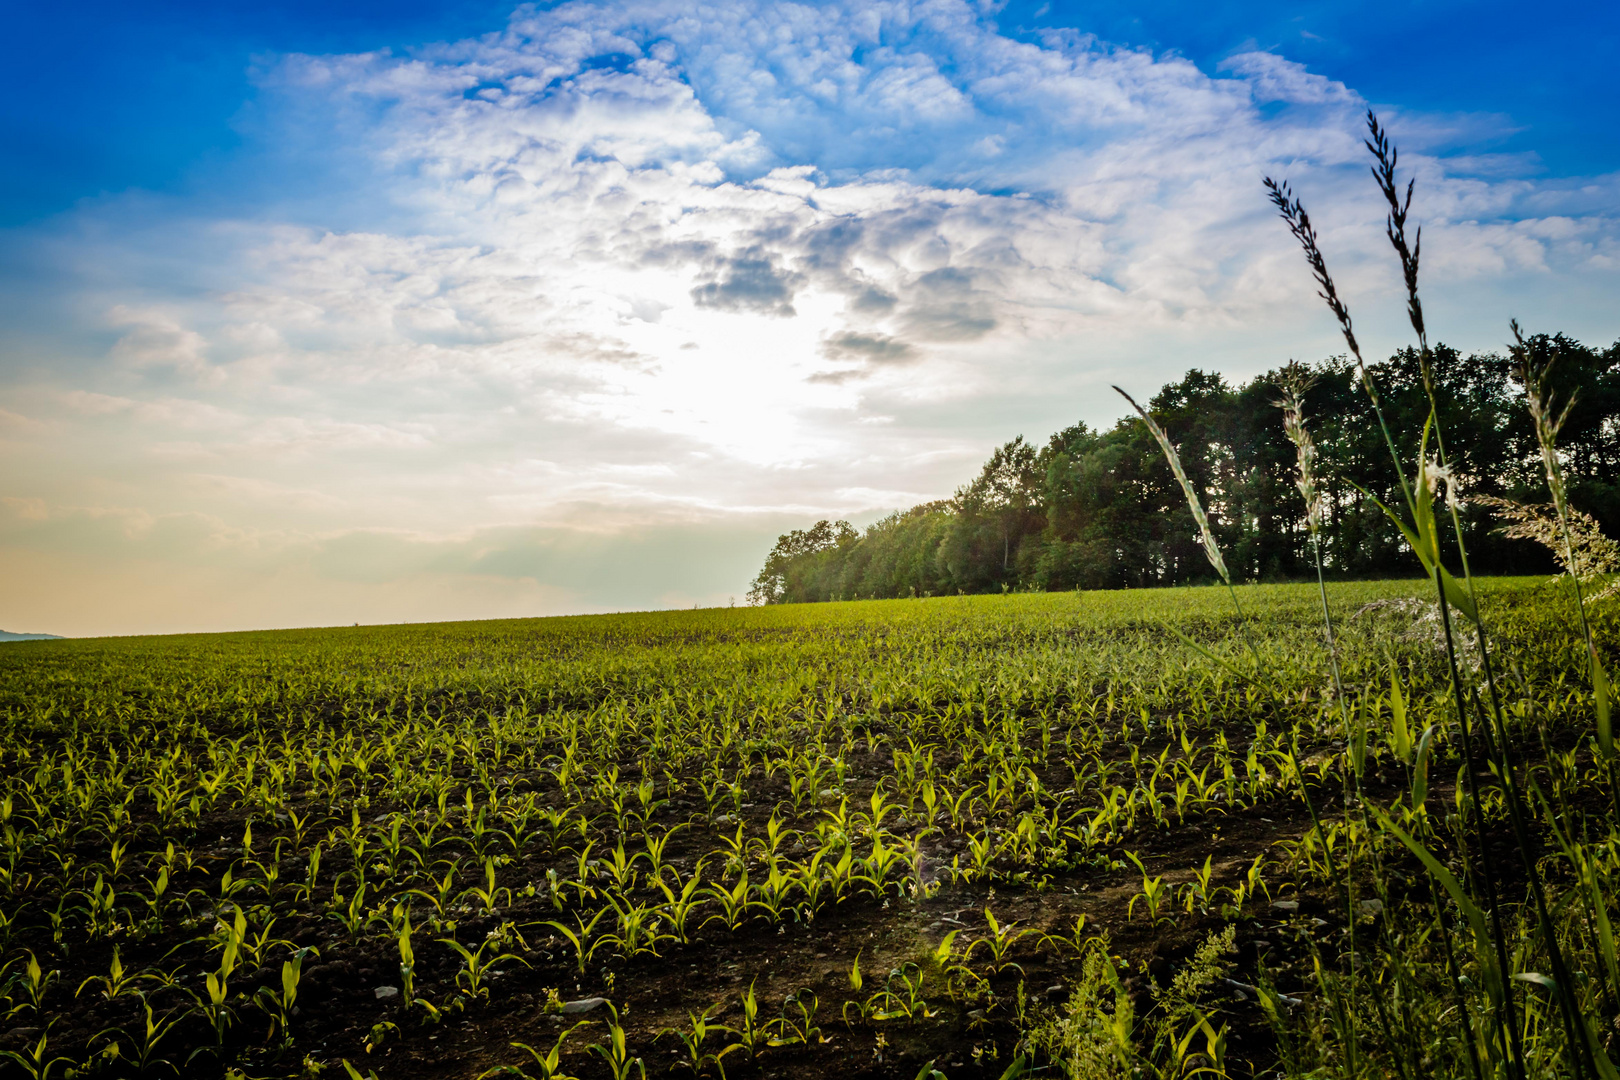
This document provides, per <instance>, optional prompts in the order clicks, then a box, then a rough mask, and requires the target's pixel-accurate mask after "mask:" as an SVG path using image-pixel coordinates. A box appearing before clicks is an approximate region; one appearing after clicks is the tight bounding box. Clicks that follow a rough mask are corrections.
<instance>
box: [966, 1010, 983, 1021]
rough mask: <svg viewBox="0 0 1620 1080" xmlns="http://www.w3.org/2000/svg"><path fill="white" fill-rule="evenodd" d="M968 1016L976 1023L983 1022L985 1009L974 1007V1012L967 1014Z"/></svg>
mask: <svg viewBox="0 0 1620 1080" xmlns="http://www.w3.org/2000/svg"><path fill="white" fill-rule="evenodd" d="M967 1018H968V1019H969V1020H972V1021H973V1022H974V1023H975V1024H978V1023H982V1022H983V1021H984V1010H983V1009H974V1010H973V1011H972V1012H970V1013H968V1014H967Z"/></svg>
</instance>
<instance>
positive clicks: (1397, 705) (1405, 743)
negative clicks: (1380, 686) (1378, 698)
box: [1389, 659, 1412, 765]
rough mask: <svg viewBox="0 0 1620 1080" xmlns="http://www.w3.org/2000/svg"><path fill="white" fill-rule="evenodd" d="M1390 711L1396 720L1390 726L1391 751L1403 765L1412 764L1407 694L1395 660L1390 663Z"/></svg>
mask: <svg viewBox="0 0 1620 1080" xmlns="http://www.w3.org/2000/svg"><path fill="white" fill-rule="evenodd" d="M1389 711H1390V714H1391V716H1392V717H1393V718H1394V719H1393V721H1392V722H1391V724H1390V734H1391V736H1392V738H1391V741H1390V749H1392V750H1394V751H1395V756H1396V757H1397V758H1399V759H1400V761H1401V764H1402V765H1410V764H1411V763H1412V729H1411V727H1410V726H1408V725H1407V722H1406V694H1405V692H1404V691H1403V690H1402V689H1401V672H1400V669H1399V668H1398V667H1396V666H1395V661H1394V659H1391V660H1390V662H1389Z"/></svg>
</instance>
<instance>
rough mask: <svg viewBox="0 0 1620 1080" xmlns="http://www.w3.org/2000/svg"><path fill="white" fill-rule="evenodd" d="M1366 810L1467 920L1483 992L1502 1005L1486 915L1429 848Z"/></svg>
mask: <svg viewBox="0 0 1620 1080" xmlns="http://www.w3.org/2000/svg"><path fill="white" fill-rule="evenodd" d="M1368 810H1369V811H1371V813H1372V815H1373V817H1375V818H1377V819H1378V824H1379V825H1380V826H1381V827H1382V828H1383V829H1384V830H1385V831H1386V832H1388V833H1389V834H1390V835H1392V836H1394V837H1395V838H1396V839H1397V840H1399V841H1400V842H1401V843H1403V844H1405V845H1406V847H1407V849H1408V850H1410V851H1411V852H1412V854H1414V855H1416V856H1417V857H1418V861H1419V862H1421V863H1422V864H1423V867H1424V869H1425V870H1427V871H1428V872H1429V876H1430V877H1432V878H1434V879H1435V880H1436V881H1438V882H1439V883H1440V885H1441V887H1442V888H1444V889H1445V890H1446V893H1447V894H1448V895H1450V897H1451V900H1452V902H1453V903H1455V904H1456V905H1457V908H1458V910H1459V911H1461V912H1462V913H1463V917H1464V918H1465V919H1467V920H1468V928H1469V930H1470V931H1471V932H1472V933H1473V936H1474V959H1475V961H1476V962H1477V963H1478V964H1479V969H1480V972H1481V974H1482V975H1483V976H1484V978H1485V988H1486V990H1487V991H1488V992H1489V993H1490V995H1491V997H1492V998H1493V999H1494V1000H1495V1001H1497V1002H1501V1001H1502V999H1503V990H1504V983H1503V982H1502V975H1501V972H1500V971H1498V970H1497V967H1496V955H1495V953H1494V952H1493V951H1492V940H1491V934H1490V931H1489V930H1488V929H1486V926H1485V913H1484V912H1483V911H1481V910H1480V909H1479V905H1477V904H1475V903H1474V902H1473V901H1472V900H1470V899H1469V898H1468V894H1467V893H1466V892H1464V891H1463V887H1462V883H1461V882H1460V881H1458V880H1457V876H1456V875H1455V874H1453V873H1452V872H1451V871H1450V870H1447V869H1446V868H1445V866H1443V865H1442V864H1441V862H1440V860H1438V859H1436V858H1435V857H1434V856H1433V855H1432V854H1430V852H1429V849H1428V848H1426V847H1424V846H1423V845H1422V844H1421V843H1419V842H1418V841H1417V840H1415V839H1413V838H1412V837H1411V836H1410V835H1408V833H1407V832H1406V830H1404V829H1402V828H1401V827H1400V826H1399V825H1397V824H1395V823H1394V822H1393V821H1391V820H1390V819H1389V816H1388V815H1387V814H1385V813H1384V812H1383V811H1382V810H1380V809H1378V808H1377V807H1376V806H1370V807H1368Z"/></svg>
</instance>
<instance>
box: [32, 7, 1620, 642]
mask: <svg viewBox="0 0 1620 1080" xmlns="http://www.w3.org/2000/svg"><path fill="white" fill-rule="evenodd" d="M1365 108H1366V103H1365V102H1364V101H1362V100H1361V99H1360V98H1359V97H1358V96H1357V94H1356V93H1355V92H1354V90H1353V89H1352V88H1347V87H1345V86H1343V85H1341V84H1339V83H1336V82H1333V81H1332V80H1329V79H1326V78H1323V77H1321V76H1320V75H1316V74H1313V73H1311V72H1308V71H1306V70H1305V69H1303V68H1302V67H1300V66H1299V65H1297V64H1294V63H1291V62H1289V61H1288V60H1287V59H1286V58H1285V57H1281V56H1276V55H1272V54H1269V53H1244V54H1240V55H1237V56H1233V57H1231V58H1229V59H1228V60H1227V61H1226V62H1225V63H1224V64H1223V65H1222V67H1221V70H1220V71H1218V72H1215V73H1207V72H1203V71H1200V70H1199V69H1198V68H1197V67H1195V66H1194V65H1192V64H1191V63H1189V62H1188V61H1185V60H1182V59H1179V58H1177V57H1175V56H1173V55H1172V56H1154V55H1150V54H1148V53H1146V52H1142V51H1135V50H1130V49H1122V48H1117V47H1113V46H1111V45H1109V44H1107V43H1105V42H1100V41H1096V40H1094V39H1091V38H1089V37H1086V36H1085V35H1082V34H1077V33H1052V34H1048V35H1047V36H1046V37H1045V38H1044V39H1043V40H1042V41H1040V42H1035V43H1031V42H1024V41H1017V40H1013V39H1012V38H1009V37H1006V36H1003V35H1002V34H1001V33H999V32H998V30H997V28H996V26H995V25H994V22H993V21H992V20H991V18H990V17H989V16H987V15H985V14H984V13H982V12H981V11H980V10H979V9H978V8H976V7H974V6H971V5H967V4H962V3H953V2H936V3H929V4H921V5H869V4H849V5H844V6H840V5H829V6H825V7H808V6H798V5H768V6H767V5H748V4H740V3H734V4H726V3H718V4H680V3H599V4H578V3H576V4H567V5H563V6H560V7H557V8H554V9H551V10H549V11H539V10H530V9H524V10H520V11H519V12H518V13H517V15H515V16H514V18H513V20H512V22H511V24H510V26H509V27H508V28H506V29H505V30H504V31H501V32H498V33H493V34H490V35H486V36H484V37H482V38H477V39H473V40H469V41H463V42H459V43H455V44H452V45H446V46H437V47H433V48H428V49H422V50H418V51H405V52H401V53H386V54H384V53H371V54H363V55H353V56H324V57H312V56H286V57H281V58H279V59H274V60H272V61H270V62H268V63H267V64H266V65H265V67H264V69H263V72H262V75H261V95H260V98H259V100H258V102H257V103H256V106H255V110H256V111H255V112H254V113H253V120H252V123H253V127H252V130H253V133H254V138H255V139H256V140H257V143H256V145H257V146H259V147H260V149H261V151H262V153H261V156H260V157H258V158H250V159H249V160H247V161H245V162H244V163H243V164H242V166H241V169H242V170H243V171H242V172H239V173H237V174H236V177H237V179H238V180H241V181H242V190H248V189H249V188H253V190H255V191H260V192H261V194H258V195H255V196H254V197H253V198H251V199H248V198H246V197H244V198H243V199H241V200H239V201H236V202H233V201H232V199H231V197H230V195H231V190H230V185H229V183H226V182H225V181H221V183H220V185H219V188H220V190H218V191H216V192H214V193H213V195H212V196H211V197H210V198H208V199H198V200H196V202H195V204H186V203H183V202H175V203H161V204H156V203H153V202H151V201H143V200H138V199H134V198H129V199H112V200H108V201H106V202H104V203H101V204H98V205H94V206H89V207H86V208H84V209H82V210H81V211H79V212H78V213H77V214H75V215H72V216H70V217H69V218H67V219H66V220H65V221H63V222H60V223H58V224H57V225H56V226H54V227H53V228H52V229H49V230H45V231H43V232H39V233H36V234H33V235H31V237H30V238H29V242H30V243H33V244H35V245H37V249H38V250H39V251H40V252H41V253H42V258H43V257H44V256H43V253H47V252H48V253H49V254H50V257H51V258H53V259H55V260H57V262H58V264H64V265H68V266H70V267H72V268H74V273H73V275H72V276H71V278H70V280H71V282H72V284H71V287H69V288H66V291H67V292H68V293H70V294H71V295H70V298H69V300H67V301H64V303H65V304H67V305H68V306H70V307H72V308H73V309H74V310H76V311H78V312H81V313H84V314H86V315H87V316H88V317H89V318H92V319H94V320H95V321H96V322H98V323H99V325H100V326H101V327H102V329H103V330H104V332H105V336H104V338H102V339H99V340H98V339H94V336H93V335H92V336H88V337H87V336H86V335H83V334H82V333H79V334H75V333H70V332H68V331H66V330H61V331H58V329H57V328H54V327H51V326H44V327H42V328H41V327H35V328H33V333H34V335H35V338H36V339H37V338H39V337H41V336H43V338H45V339H46V340H55V341H56V344H55V345H54V346H53V348H54V349H55V350H56V355H53V356H51V357H50V358H49V360H48V362H46V363H42V364H38V365H35V366H33V367H23V366H20V365H19V366H17V367H14V368H12V369H11V370H10V371H9V372H8V374H7V376H6V381H5V383H4V386H3V393H4V399H3V408H4V410H5V411H4V412H0V439H4V440H5V441H4V451H5V453H6V456H7V458H8V459H9V460H11V461H13V462H15V463H16V465H17V466H18V470H17V472H16V473H14V474H13V475H14V477H15V478H14V479H13V480H12V481H9V482H8V489H9V490H8V491H7V492H6V494H7V496H8V498H7V501H6V502H5V504H4V507H5V509H4V510H0V543H3V544H5V546H6V549H7V550H8V552H10V553H11V555H10V556H8V559H7V563H6V570H5V574H6V575H7V576H8V578H9V579H10V580H8V581H7V582H6V589H5V596H6V598H7V599H6V604H7V605H8V606H7V607H6V608H5V609H4V610H0V617H3V618H4V619H6V620H10V621H11V622H17V623H18V626H15V627H9V628H11V629H29V628H37V629H47V630H55V631H58V632H63V631H65V632H92V631H126V632H127V631H135V630H143V629H171V628H191V627H195V628H212V627H224V626H245V625H264V624H288V623H313V622H330V621H349V620H351V619H354V618H358V619H364V620H373V619H391V618H427V617H436V618H443V617H452V616H464V617H474V616H481V615H497V614H501V615H504V614H518V613H540V612H544V611H560V610H590V609H603V608H614V607H626V606H658V605H661V604H671V603H690V602H695V601H701V602H724V601H725V599H726V598H727V597H728V596H733V595H740V594H741V592H742V591H743V589H744V588H745V587H746V582H747V579H748V577H749V576H751V574H752V571H753V570H754V569H755V568H756V565H757V562H758V561H759V558H760V557H761V556H762V555H763V552H764V550H765V548H766V547H768V545H769V543H770V540H771V538H772V537H773V536H774V534H775V532H777V531H779V530H780V529H782V528H786V527H791V526H793V525H797V524H803V523H807V522H808V521H809V520H813V519H814V518H815V517H818V516H824V515H829V514H842V515H853V516H857V517H859V516H862V515H866V516H870V515H872V514H874V513H877V512H880V511H882V510H886V509H893V508H896V507H899V506H903V505H908V504H909V503H911V502H915V501H921V500H923V499H926V498H935V497H940V496H943V495H946V494H948V493H949V491H950V489H951V488H952V487H953V486H955V484H957V483H959V482H961V481H963V480H965V479H966V478H967V476H968V475H969V473H970V472H971V471H972V470H973V468H974V467H975V466H976V464H977V463H978V461H980V460H981V459H982V458H983V456H985V454H986V453H987V452H988V448H989V446H990V445H991V444H992V443H994V442H999V441H1004V440H1005V439H1007V438H1010V437H1011V436H1012V435H1014V434H1018V433H1020V432H1023V433H1025V434H1028V435H1031V436H1035V437H1040V436H1042V435H1044V434H1045V433H1046V432H1047V431H1050V430H1052V429H1054V428H1056V427H1058V426H1060V425H1061V424H1064V423H1070V422H1073V421H1074V420H1076V419H1086V420H1088V421H1091V422H1093V423H1099V422H1107V421H1108V420H1110V419H1111V418H1112V417H1113V416H1114V415H1116V414H1117V411H1118V410H1117V409H1116V408H1115V407H1114V406H1113V403H1112V402H1111V401H1108V400H1107V399H1106V398H1105V397H1103V396H1102V395H1101V394H1099V393H1098V391H1099V390H1100V389H1104V388H1105V387H1106V385H1107V383H1108V382H1110V381H1119V380H1121V379H1123V380H1126V381H1129V382H1131V383H1132V384H1133V385H1136V386H1140V387H1143V388H1144V389H1151V388H1152V387H1154V386H1156V385H1158V383H1159V382H1161V381H1163V380H1164V379H1166V378H1170V377H1174V376H1176V375H1178V374H1179V373H1180V372H1181V371H1183V370H1185V369H1186V368H1188V367H1192V366H1200V367H1205V368H1215V369H1218V370H1223V371H1226V372H1228V373H1230V374H1233V375H1236V376H1243V375H1248V374H1252V373H1255V372H1257V371H1261V370H1264V369H1266V368H1269V367H1272V366H1275V365H1276V364H1278V363H1280V362H1282V361H1283V360H1285V359H1287V358H1288V357H1289V356H1291V355H1304V356H1315V355H1323V354H1325V353H1327V352H1331V351H1335V349H1336V343H1335V342H1334V340H1333V338H1332V336H1331V333H1330V331H1331V327H1329V326H1328V325H1327V324H1326V322H1325V318H1324V316H1323V315H1322V314H1321V313H1320V312H1319V311H1318V309H1317V306H1316V304H1315V302H1314V300H1313V298H1312V297H1311V294H1310V288H1309V282H1308V279H1306V278H1305V277H1304V276H1303V275H1302V273H1301V271H1300V267H1299V266H1298V264H1297V263H1298V260H1297V256H1296V254H1295V253H1294V252H1293V251H1292V250H1291V249H1290V247H1289V246H1288V243H1287V238H1286V234H1285V233H1284V232H1283V230H1282V229H1281V227H1280V226H1278V225H1276V224H1275V223H1273V222H1272V221H1270V220H1269V216H1268V211H1267V207H1266V206H1265V203H1264V200H1263V198H1261V195H1260V192H1259V187H1258V177H1259V176H1260V175H1261V174H1262V173H1268V172H1269V173H1275V174H1282V175H1287V176H1289V177H1290V178H1291V179H1292V180H1294V181H1295V182H1296V185H1297V186H1299V187H1300V188H1301V190H1303V191H1304V192H1305V193H1306V194H1307V196H1308V198H1309V199H1310V201H1311V203H1312V206H1313V210H1314V211H1316V216H1317V218H1318V220H1319V221H1321V222H1323V223H1325V224H1326V225H1327V227H1326V228H1325V229H1324V245H1325V246H1326V247H1327V248H1328V250H1329V252H1330V255H1331V256H1332V257H1333V259H1334V261H1335V269H1336V271H1337V272H1338V273H1339V275H1340V277H1341V280H1342V282H1343V283H1344V284H1345V285H1346V286H1347V288H1348V290H1349V291H1350V293H1351V295H1352V297H1353V299H1354V300H1355V301H1356V302H1357V305H1358V314H1359V315H1360V316H1361V318H1362V320H1363V321H1364V322H1365V323H1366V325H1367V326H1368V328H1369V329H1368V333H1369V337H1370V339H1371V341H1372V342H1373V344H1374V347H1375V348H1380V347H1385V346H1387V347H1390V348H1393V347H1396V346H1398V345H1401V344H1404V341H1403V340H1402V338H1401V337H1400V336H1399V335H1400V330H1399V326H1398V323H1397V322H1394V321H1390V319H1389V318H1387V317H1385V316H1386V315H1389V316H1398V311H1399V309H1398V305H1397V304H1396V303H1395V302H1394V295H1395V294H1394V289H1395V287H1396V285H1397V282H1396V280H1395V277H1394V274H1393V272H1392V269H1391V267H1390V266H1389V265H1388V262H1389V261H1388V259H1387V258H1386V257H1385V256H1384V254H1383V252H1382V250H1381V249H1380V246H1379V245H1380V243H1381V237H1380V235H1379V232H1378V228H1377V224H1378V222H1379V220H1380V214H1379V211H1378V208H1377V206H1376V204H1375V203H1374V202H1373V201H1372V199H1371V196H1372V194H1373V193H1372V192H1371V190H1370V186H1369V185H1367V184H1366V182H1365V173H1364V171H1363V169H1364V164H1363V161H1362V158H1361V154H1362V151H1361V148H1360V145H1359V141H1358V124H1359V122H1360V115H1361V113H1362V112H1363V111H1364V110H1365ZM1383 112H1384V115H1385V118H1386V120H1388V121H1389V122H1390V123H1391V125H1392V126H1393V127H1394V129H1395V131H1396V133H1397V135H1399V136H1401V138H1402V140H1403V148H1404V149H1405V150H1406V151H1407V153H1408V158H1407V159H1403V160H1405V161H1409V163H1410V164H1411V166H1412V167H1413V168H1415V169H1416V171H1417V175H1418V176H1419V177H1420V183H1421V188H1420V205H1421V208H1422V212H1423V215H1424V221H1425V233H1424V250H1425V254H1426V260H1427V261H1426V268H1427V270H1428V271H1429V273H1430V282H1431V286H1430V301H1429V307H1430V310H1431V319H1433V320H1434V321H1435V322H1436V323H1437V324H1438V325H1439V326H1440V328H1441V336H1442V337H1444V338H1445V339H1446V340H1447V341H1450V342H1453V343H1455V344H1458V345H1461V346H1463V347H1491V346H1493V345H1495V344H1496V343H1498V342H1499V341H1500V340H1501V337H1502V328H1501V326H1499V325H1498V324H1499V323H1501V322H1502V321H1503V319H1504V315H1503V308H1502V301H1503V299H1504V298H1512V299H1513V300H1514V302H1515V303H1518V304H1521V305H1523V306H1522V307H1520V308H1519V309H1518V310H1519V311H1520V312H1521V313H1522V314H1523V316H1524V317H1526V318H1528V319H1531V320H1533V322H1534V323H1536V324H1537V325H1536V328H1537V329H1540V328H1543V326H1544V327H1545V328H1548V329H1553V328H1561V329H1566V330H1568V331H1570V332H1573V333H1576V334H1578V335H1580V334H1586V335H1597V336H1599V337H1602V335H1608V334H1613V333H1614V328H1613V326H1612V325H1610V324H1609V323H1608V322H1607V321H1606V320H1608V319H1609V318H1610V316H1609V310H1610V308H1609V304H1608V298H1610V297H1612V295H1613V290H1614V285H1615V284H1616V257H1617V250H1616V249H1617V245H1616V226H1615V219H1614V216H1613V210H1614V208H1615V206H1616V205H1617V204H1620V199H1617V198H1616V192H1617V187H1620V185H1617V184H1616V178H1615V177H1612V176H1611V177H1599V178H1589V179H1586V180H1583V181H1580V182H1578V183H1572V182H1567V181H1563V182H1559V181H1538V180H1536V179H1534V178H1533V177H1531V176H1528V175H1526V174H1524V172H1523V169H1522V168H1521V167H1520V166H1519V165H1516V164H1515V162H1513V161H1500V162H1496V163H1494V164H1492V163H1490V162H1483V161H1481V160H1479V159H1478V157H1477V155H1476V156H1475V157H1473V158H1470V159H1469V161H1468V162H1466V168H1465V169H1460V168H1459V166H1458V165H1457V163H1453V162H1450V161H1449V160H1448V158H1447V157H1446V156H1445V152H1446V149H1447V146H1448V140H1449V139H1451V138H1452V137H1453V136H1454V134H1455V130H1456V129H1457V128H1458V127H1459V126H1467V125H1470V124H1475V125H1477V124H1479V123H1483V122H1486V121H1482V120H1480V119H1479V118H1461V119H1457V118H1450V119H1448V118H1443V117H1432V116H1423V115H1420V114H1411V115H1408V114H1403V113H1402V112H1401V111H1400V110H1399V109H1396V108H1389V107H1386V108H1384V109H1383ZM278 168H279V169H285V170H287V173H286V176H287V185H286V187H287V191H288V193H287V194H286V195H285V197H281V196H278V195H276V194H274V191H273V190H272V194H271V195H264V194H262V191H263V190H264V188H265V187H266V186H268V187H270V188H271V189H274V187H275V185H274V184H269V185H265V184H263V183H260V184H259V185H258V186H257V187H255V186H254V185H250V184H247V183H246V181H245V179H244V176H245V173H246V171H248V170H253V169H259V170H266V171H269V172H274V171H275V170H276V169H278ZM306 173H307V175H306ZM312 178H313V179H312ZM259 179H260V180H261V181H262V179H263V178H262V177H260V178H259ZM90 267H96V268H98V269H97V270H96V272H94V273H91V272H90V271H89V268H90ZM1375 304H1376V305H1379V306H1377V307H1374V306H1373V305H1375ZM1385 309H1388V310H1387V312H1386V311H1385ZM1375 312H1379V313H1380V314H1375ZM1380 319H1383V321H1380ZM53 334H54V335H55V337H54V339H53V336H52V335H53ZM1605 340H1606V339H1605ZM47 351H49V350H47ZM120 583H121V584H120ZM110 596H116V597H120V598H121V599H119V600H118V601H116V602H109V600H108V599H107V598H108V597H110ZM132 597H138V598H139V599H138V600H132V599H131V598H132Z"/></svg>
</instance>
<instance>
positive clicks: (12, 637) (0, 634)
mask: <svg viewBox="0 0 1620 1080" xmlns="http://www.w3.org/2000/svg"><path fill="white" fill-rule="evenodd" d="M61 636H62V635H61V634H13V633H12V632H11V631H10V630H0V641H45V640H46V639H53V640H54V639H58V638H60V637H61Z"/></svg>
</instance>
